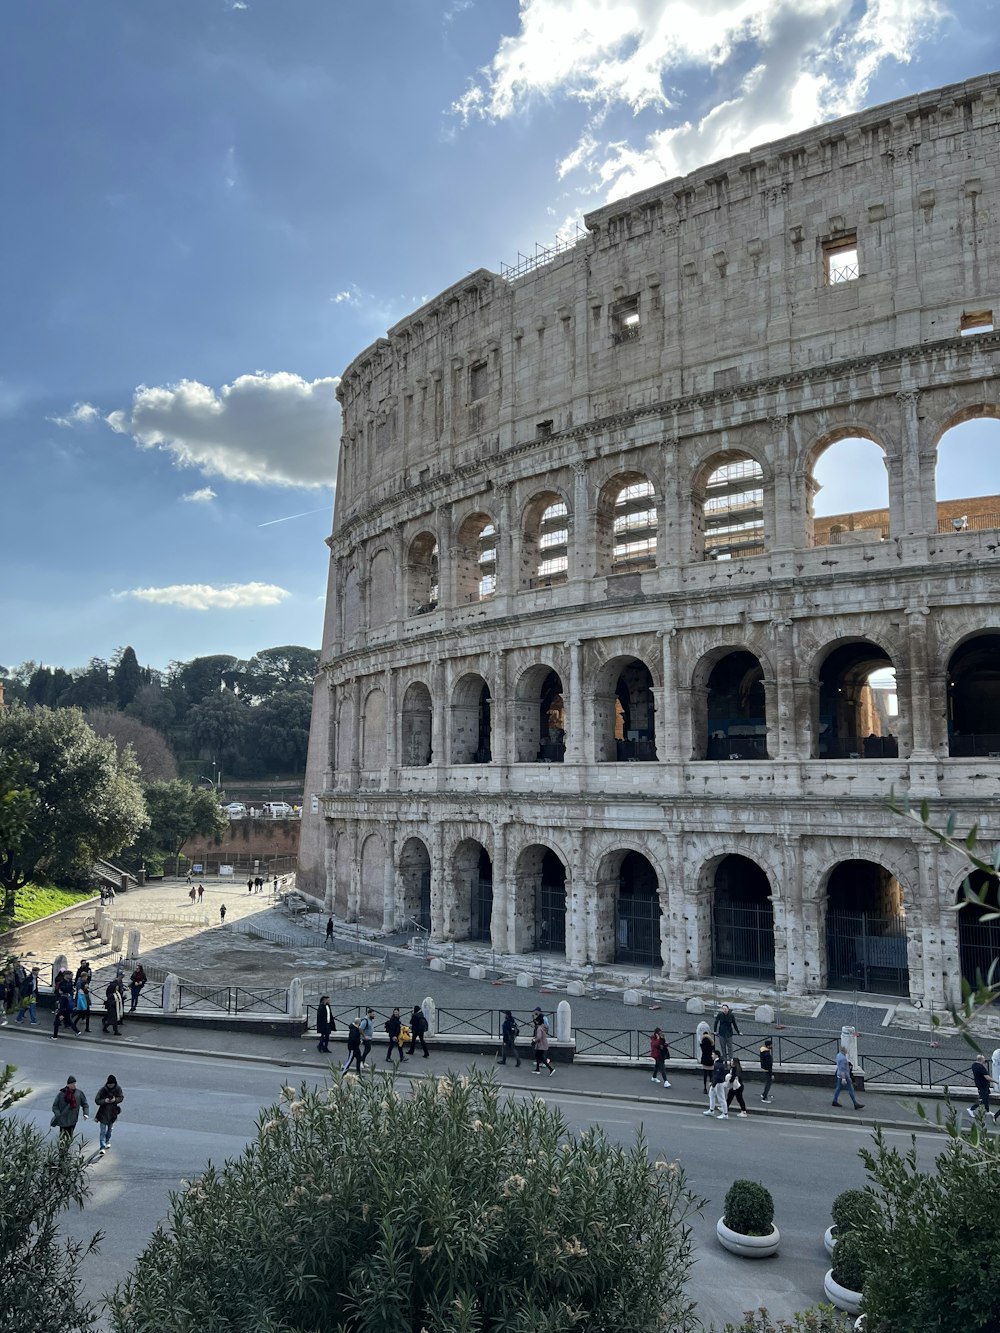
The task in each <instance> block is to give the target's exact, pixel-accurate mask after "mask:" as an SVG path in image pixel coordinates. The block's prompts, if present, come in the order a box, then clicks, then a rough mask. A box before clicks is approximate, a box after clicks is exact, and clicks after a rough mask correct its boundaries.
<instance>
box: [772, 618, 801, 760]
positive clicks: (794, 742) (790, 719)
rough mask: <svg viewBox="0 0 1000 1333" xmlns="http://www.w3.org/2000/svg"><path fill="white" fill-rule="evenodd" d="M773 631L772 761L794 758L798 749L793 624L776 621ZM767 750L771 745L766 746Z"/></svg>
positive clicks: (784, 620) (788, 621)
mask: <svg viewBox="0 0 1000 1333" xmlns="http://www.w3.org/2000/svg"><path fill="white" fill-rule="evenodd" d="M773 630H774V671H775V692H774V698H775V711H776V717H775V719H774V721H773V722H772V721H771V719H770V718H768V727H767V729H768V732H769V734H773V735H774V737H775V740H776V749H775V750H773V751H770V753H771V758H772V759H795V758H797V757H798V755H797V747H798V730H797V728H796V719H795V686H794V681H793V676H794V672H795V649H794V645H793V640H792V622H791V621H790V620H786V619H776V620H775V621H774V624H773ZM769 750H770V744H769Z"/></svg>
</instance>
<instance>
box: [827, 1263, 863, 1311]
mask: <svg viewBox="0 0 1000 1333" xmlns="http://www.w3.org/2000/svg"><path fill="white" fill-rule="evenodd" d="M823 1290H824V1291H825V1292H826V1298H827V1300H828V1301H829V1302H830V1304H831V1305H835V1306H836V1307H837V1309H838V1310H843V1311H844V1313H845V1314H860V1313H861V1292H860V1291H851V1289H850V1287H842V1286H841V1285H840V1283H839V1282H834V1280H833V1269H832V1268H828V1269H827V1271H826V1277H825V1278H824V1279H823Z"/></svg>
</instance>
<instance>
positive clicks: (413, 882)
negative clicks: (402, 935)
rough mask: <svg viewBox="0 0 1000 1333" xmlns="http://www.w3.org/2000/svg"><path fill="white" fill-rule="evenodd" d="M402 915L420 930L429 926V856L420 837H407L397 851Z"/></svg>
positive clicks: (428, 930)
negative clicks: (398, 851) (400, 848)
mask: <svg viewBox="0 0 1000 1333" xmlns="http://www.w3.org/2000/svg"><path fill="white" fill-rule="evenodd" d="M399 880H400V888H401V903H402V909H403V915H404V917H406V918H407V919H408V920H409V921H411V922H415V923H416V924H417V925H418V926H419V927H420V929H421V930H426V931H427V932H428V933H430V928H431V858H430V853H429V852H428V850H427V848H426V846H425V845H424V843H423V842H422V841H421V840H420V838H407V839H406V841H405V842H404V843H403V847H402V850H401V851H400V853H399Z"/></svg>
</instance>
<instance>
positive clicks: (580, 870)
mask: <svg viewBox="0 0 1000 1333" xmlns="http://www.w3.org/2000/svg"><path fill="white" fill-rule="evenodd" d="M583 838H584V835H583V831H582V830H575V831H574V835H573V848H572V851H571V853H570V864H569V880H568V882H567V884H566V961H567V962H568V963H569V964H570V965H571V966H572V967H583V966H585V964H586V962H587V959H588V957H590V958H591V959H592V960H593V955H592V954H591V953H590V950H589V948H588V941H587V934H588V932H587V902H588V897H589V896H590V895H589V894H588V888H587V884H586V870H585V866H586V858H585V849H584V842H583Z"/></svg>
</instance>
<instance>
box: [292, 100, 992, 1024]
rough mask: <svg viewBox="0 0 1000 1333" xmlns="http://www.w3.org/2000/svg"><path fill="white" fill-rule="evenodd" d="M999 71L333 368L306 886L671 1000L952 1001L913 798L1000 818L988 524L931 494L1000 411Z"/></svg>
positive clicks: (646, 198) (874, 116)
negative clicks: (849, 499) (856, 480)
mask: <svg viewBox="0 0 1000 1333" xmlns="http://www.w3.org/2000/svg"><path fill="white" fill-rule="evenodd" d="M998 97H1000V76H994V75H991V76H984V77H982V78H980V79H976V80H973V81H970V82H968V83H965V84H961V85H957V86H955V87H950V88H946V89H943V90H940V91H938V92H934V93H927V94H924V95H920V96H916V97H911V98H907V99H905V100H903V101H900V102H897V103H893V104H892V105H889V106H884V107H879V108H875V109H873V110H870V111H866V112H864V113H861V114H859V115H856V116H852V117H850V118H848V119H845V120H841V121H838V122H835V123H832V124H827V125H823V126H820V127H818V128H816V129H814V130H810V131H808V132H806V133H804V134H799V135H796V136H794V137H792V138H789V139H786V140H783V141H781V142H778V143H774V144H769V145H766V146H764V147H761V148H760V149H756V150H754V151H751V152H749V153H746V154H743V155H741V156H738V157H734V158H731V159H729V160H727V161H725V162H721V163H718V164H716V165H714V166H711V167H706V168H704V169H702V170H700V171H697V172H695V173H694V174H692V175H690V176H688V177H685V178H684V179H681V180H673V181H668V182H665V183H664V184H662V185H660V186H658V187H656V188H654V189H650V190H647V191H645V192H643V193H641V194H638V195H634V196H632V197H631V198H628V199H625V200H621V201H619V202H617V203H614V204H610V205H607V206H606V207H604V208H601V209H599V210H598V211H596V212H595V213H592V214H591V215H589V216H588V218H587V219H586V225H587V233H588V234H587V236H586V237H585V239H582V240H579V241H578V242H576V243H575V244H573V245H572V246H570V247H568V248H567V249H565V250H564V251H562V252H560V253H558V254H556V255H554V256H552V257H550V258H548V259H547V261H546V262H544V263H541V264H538V265H526V266H525V268H524V271H522V272H511V273H508V274H506V275H504V276H498V275H496V274H493V273H490V272H487V271H485V270H479V271H477V272H474V273H472V274H470V275H469V276H468V277H466V278H464V279H463V280H462V281H460V282H458V283H456V284H455V286H453V287H451V288H449V289H448V290H447V291H445V292H443V293H441V295H440V296H438V297H437V298H436V299H435V300H433V301H431V302H429V303H428V304H427V305H425V306H423V307H422V308H421V309H419V310H417V311H416V312H415V313H413V314H412V315H410V316H409V317H407V318H406V319H404V320H402V321H401V322H400V323H399V324H397V325H396V326H395V327H394V328H393V329H391V330H390V331H389V334H388V336H387V337H386V338H383V339H379V340H378V341H377V342H376V343H375V344H373V345H372V346H371V347H369V348H368V349H367V350H366V351H365V352H363V353H362V354H361V355H360V356H359V357H358V358H357V359H356V360H355V361H354V362H353V363H352V364H351V365H350V366H349V367H348V368H347V370H346V371H345V373H344V376H343V380H342V382H341V385H340V389H339V394H340V398H341V403H342V407H343V437H342V442H341V450H340V459H339V467H338V481H337V497H336V507H335V513H334V525H333V534H332V536H331V537H330V539H329V546H330V570H329V592H328V600H327V611H326V621H325V629H324V637H323V653H322V670H321V674H320V677H319V679H318V681H317V685H316V693H315V704H314V713H313V726H312V735H311V741H310V757H309V766H308V772H307V786H306V798H305V809H304V815H303V827H302V842H301V849H300V867H301V870H300V882H301V883H302V886H303V887H304V888H306V889H307V890H309V891H312V892H314V893H315V894H317V895H318V896H321V897H323V898H325V900H326V903H327V904H328V906H329V907H330V909H331V910H335V911H336V912H337V913H339V914H340V915H342V916H345V917H346V918H348V919H355V918H360V919H361V920H364V921H366V922H369V923H371V924H374V925H377V926H383V927H385V928H392V927H394V926H400V925H402V924H403V923H404V922H405V921H406V920H407V919H415V920H418V921H419V920H421V919H422V920H423V921H424V923H425V924H426V925H427V926H429V928H430V931H431V934H432V937H433V938H436V939H439V940H447V939H466V938H471V939H481V940H482V941H483V942H484V944H487V946H488V945H489V944H492V947H493V948H495V949H496V950H497V951H500V952H526V951H530V950H532V949H542V950H549V951H552V952H555V953H557V954H560V955H561V954H563V953H565V956H566V958H567V959H568V960H569V962H570V963H572V964H575V965H579V966H583V965H584V964H586V963H587V962H595V963H605V962H617V963H618V964H620V965H623V966H632V967H634V968H637V969H638V968H641V969H642V970H656V971H659V972H660V973H661V974H662V976H663V977H664V978H665V979H667V981H668V982H669V983H673V984H676V985H677V986H678V988H681V987H683V986H685V985H690V984H691V980H692V979H695V978H704V977H706V976H709V975H712V974H716V975H726V976H731V977H741V978H746V979H748V980H750V981H751V982H753V981H758V982H760V984H761V985H763V986H767V985H773V984H775V982H776V983H777V984H779V985H781V986H782V987H784V988H786V989H787V990H788V991H790V992H792V993H808V992H811V991H816V990H820V989H822V988H824V987H828V986H845V985H846V986H860V987H861V988H862V989H864V988H869V989H881V990H886V991H896V992H898V993H903V994H905V993H906V992H907V991H909V993H910V995H911V996H912V997H913V999H915V1000H920V1001H921V1002H922V1003H924V1004H925V1005H928V1006H930V1005H935V1006H940V1005H941V1004H943V1003H944V1002H945V1000H946V999H947V998H954V996H955V995H956V994H957V992H958V988H959V979H960V975H961V972H962V970H963V967H964V968H965V970H966V971H968V970H969V967H970V965H971V964H970V962H969V960H970V959H973V958H975V957H977V955H976V954H975V947H980V946H982V947H986V946H989V945H991V942H992V941H993V938H994V937H993V935H990V933H989V932H990V930H991V929H992V928H989V927H986V926H982V925H974V928H973V929H972V930H971V934H970V933H969V928H968V927H962V929H965V930H966V934H965V936H963V937H962V938H960V933H961V931H960V923H959V919H958V918H957V916H956V914H955V913H954V912H953V911H952V910H951V907H952V905H953V904H954V903H955V900H956V894H957V893H958V892H959V888H960V884H961V881H962V878H963V874H964V868H963V863H962V862H961V860H960V858H958V857H957V856H955V855H951V854H948V853H945V852H942V851H941V850H940V849H939V847H938V846H937V844H936V843H935V842H934V841H933V840H931V839H930V838H928V837H926V836H924V835H923V834H922V833H921V831H920V829H919V828H917V827H916V826H915V825H913V824H911V823H910V822H908V821H907V820H905V819H904V818H902V817H901V816H899V815H896V814H894V813H892V812H891V811H890V809H889V808H888V805H887V801H888V798H889V794H890V792H892V791H893V790H895V792H896V793H899V794H902V793H909V794H911V795H913V796H915V797H917V798H918V799H922V798H924V797H926V798H927V799H928V800H929V801H930V802H931V805H932V807H933V808H934V809H936V810H940V811H941V812H942V821H943V818H944V815H943V812H944V811H945V810H954V811H955V812H956V814H957V818H958V825H959V827H960V828H965V827H966V826H967V825H968V824H970V823H972V822H973V821H974V820H976V819H979V820H980V821H981V822H982V821H983V820H984V819H985V820H987V821H992V822H991V823H990V822H988V823H987V824H986V832H987V834H989V833H990V832H991V830H992V828H995V826H996V820H997V816H998V814H1000V613H998V612H997V609H996V604H997V592H998V582H1000V580H998V547H1000V529H998V528H997V527H996V526H973V525H968V526H960V525H958V524H956V523H952V522H950V521H943V522H939V515H938V501H937V498H936V495H935V464H936V459H937V449H938V443H939V441H940V439H941V437H942V435H943V434H944V432H945V431H946V430H947V429H948V428H949V427H951V426H953V425H955V424H956V423H959V422H962V421H965V420H967V419H969V418H971V417H976V416H993V417H996V416H1000V373H998V364H1000V334H998V333H996V332H994V331H993V314H994V312H996V313H998V314H1000V276H998V275H1000V195H998V167H1000V100H998ZM849 436H864V437H867V438H868V439H869V440H871V441H873V442H875V443H876V444H877V445H878V446H879V447H880V448H881V450H882V452H883V454H884V460H885V467H886V469H887V472H888V490H889V509H888V512H887V514H886V515H885V522H884V524H881V523H880V524H879V525H876V526H868V527H866V526H865V525H853V524H850V523H844V524H838V525H836V526H837V527H838V529H849V528H851V527H855V528H857V530H855V531H850V532H849V535H848V536H847V537H846V538H844V535H843V532H842V531H838V532H837V533H833V532H832V531H831V527H832V525H831V523H830V522H829V520H827V521H825V522H823V523H821V522H818V521H814V519H813V514H812V507H813V495H814V491H815V484H814V481H813V468H814V465H815V463H816V460H817V459H818V458H819V456H820V455H821V454H822V453H823V452H824V451H825V450H826V449H827V448H829V447H835V445H836V442H837V441H839V440H842V439H844V438H845V437H849ZM998 476H1000V451H998V453H996V454H994V455H993V457H992V458H990V459H986V458H984V485H983V491H984V493H990V492H996V491H997V489H998V486H997V478H998ZM968 511H969V506H968V505H965V508H963V509H962V510H961V512H962V513H963V514H965V513H966V512H968ZM994 511H995V507H994ZM975 512H976V513H979V514H988V513H989V512H991V511H990V508H989V506H988V505H987V506H984V505H980V506H979V508H978V509H977V510H976V511H975ZM948 513H949V514H950V510H949V511H948ZM846 517H848V518H849V517H850V516H846ZM946 519H947V516H946ZM993 522H994V524H995V523H997V522H1000V520H998V519H997V518H996V517H995V512H994V519H993ZM939 528H943V530H942V531H939ZM892 673H894V676H893V674H892ZM893 682H894V683H893ZM963 920H965V918H964V917H963ZM976 931H979V934H978V935H976ZM963 951H964V952H963Z"/></svg>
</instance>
